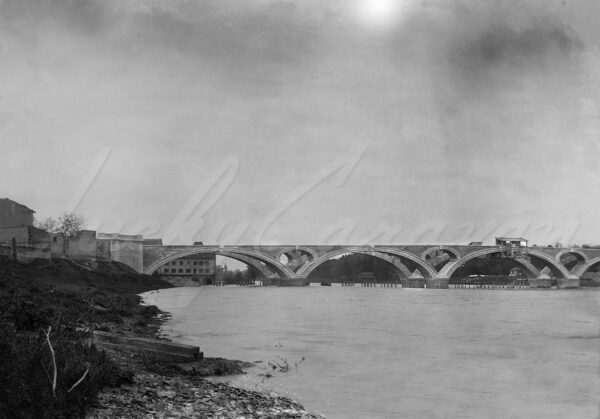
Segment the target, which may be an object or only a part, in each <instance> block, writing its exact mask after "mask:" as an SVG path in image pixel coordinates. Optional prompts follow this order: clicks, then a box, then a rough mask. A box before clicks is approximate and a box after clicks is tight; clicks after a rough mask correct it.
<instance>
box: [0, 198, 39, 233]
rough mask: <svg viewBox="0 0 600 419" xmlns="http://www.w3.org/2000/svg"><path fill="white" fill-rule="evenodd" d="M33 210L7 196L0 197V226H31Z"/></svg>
mask: <svg viewBox="0 0 600 419" xmlns="http://www.w3.org/2000/svg"><path fill="white" fill-rule="evenodd" d="M33 214H35V211H34V210H32V209H31V208H28V207H26V206H25V205H23V204H19V203H18V202H15V201H13V200H12V199H8V198H0V228H14V227H28V226H33Z"/></svg>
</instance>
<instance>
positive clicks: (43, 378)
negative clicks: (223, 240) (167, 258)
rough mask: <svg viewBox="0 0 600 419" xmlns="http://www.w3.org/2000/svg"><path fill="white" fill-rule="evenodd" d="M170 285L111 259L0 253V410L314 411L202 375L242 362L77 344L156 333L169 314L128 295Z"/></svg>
mask: <svg viewBox="0 0 600 419" xmlns="http://www.w3.org/2000/svg"><path fill="white" fill-rule="evenodd" d="M169 287H172V285H171V284H169V283H167V282H165V281H162V280H161V279H159V278H155V277H149V276H146V275H140V274H138V273H136V272H135V271H133V270H132V269H131V268H129V267H128V266H126V265H123V264H119V263H116V262H112V261H95V262H91V263H87V264H82V263H78V262H74V261H70V260H52V261H48V260H39V261H34V262H32V263H30V264H27V265H24V264H20V263H17V262H15V261H12V260H10V259H8V258H3V257H0V376H2V377H5V378H4V383H3V384H4V385H3V386H0V418H4V417H7V418H13V417H15V418H19V417H22V418H26V417H40V418H46V417H47V418H60V417H65V418H67V417H87V418H114V417H122V418H138V417H181V418H188V417H240V416H243V417H298V418H300V417H304V418H312V417H318V415H313V414H310V413H308V412H307V411H306V410H305V409H304V408H303V407H302V406H300V405H298V404H297V403H295V402H293V401H291V400H289V399H286V398H280V397H277V396H275V395H265V394H262V393H258V392H252V391H246V390H241V389H236V388H233V387H230V386H227V385H223V384H214V383H210V382H208V381H206V380H204V379H203V378H202V377H203V376H206V375H226V374H237V373H243V368H245V367H247V366H248V365H249V364H247V363H244V362H241V361H231V360H225V359H220V358H213V359H210V358H208V359H205V360H203V361H200V362H196V363H193V364H189V363H188V364H185V365H184V364H164V363H157V362H155V361H152V360H150V359H148V358H147V357H145V356H143V355H142V354H140V353H134V352H130V351H128V350H126V349H120V350H116V349H110V350H109V349H98V348H95V347H94V346H92V347H89V346H88V345H86V343H85V342H86V341H87V339H88V338H89V332H82V330H102V331H108V332H113V333H118V334H122V335H129V336H145V337H153V338H156V337H159V330H160V325H161V322H162V321H163V320H164V319H165V318H167V317H168V314H167V313H161V312H160V311H159V310H158V309H157V308H156V307H154V306H145V305H142V304H140V302H141V300H140V297H139V296H138V295H137V294H139V293H142V292H145V291H149V290H152V289H159V288H169ZM82 377H83V378H82Z"/></svg>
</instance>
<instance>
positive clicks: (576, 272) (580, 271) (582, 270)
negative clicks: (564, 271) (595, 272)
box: [572, 257, 600, 278]
mask: <svg viewBox="0 0 600 419" xmlns="http://www.w3.org/2000/svg"><path fill="white" fill-rule="evenodd" d="M598 263H600V257H595V258H593V259H591V260H588V261H587V262H586V263H585V264H583V265H580V266H577V267H575V268H574V270H573V272H572V274H573V276H576V277H577V278H581V276H582V275H583V274H584V273H586V272H587V271H588V270H589V269H590V268H591V267H592V266H594V265H596V264H598Z"/></svg>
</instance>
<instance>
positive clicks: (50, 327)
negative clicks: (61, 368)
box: [44, 326, 58, 397]
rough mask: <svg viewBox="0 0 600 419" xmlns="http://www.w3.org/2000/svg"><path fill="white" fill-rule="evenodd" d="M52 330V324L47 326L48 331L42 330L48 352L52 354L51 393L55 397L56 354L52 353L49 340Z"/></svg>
mask: <svg viewBox="0 0 600 419" xmlns="http://www.w3.org/2000/svg"><path fill="white" fill-rule="evenodd" d="M51 330H52V326H48V331H47V332H44V333H45V334H46V342H48V347H49V348H50V354H51V355H52V367H53V369H54V377H53V379H52V395H53V396H54V397H56V376H57V374H58V373H57V371H56V355H55V354H54V348H52V343H51V342H50V331H51Z"/></svg>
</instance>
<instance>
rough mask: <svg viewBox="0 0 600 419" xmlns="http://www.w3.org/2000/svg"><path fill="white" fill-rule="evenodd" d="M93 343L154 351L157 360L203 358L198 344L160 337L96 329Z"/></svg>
mask: <svg viewBox="0 0 600 419" xmlns="http://www.w3.org/2000/svg"><path fill="white" fill-rule="evenodd" d="M92 343H94V344H95V345H100V346H106V347H113V348H123V349H128V350H135V351H144V352H148V353H153V354H154V355H153V358H155V359H157V360H165V361H173V362H191V361H196V360H199V359H202V358H201V352H200V348H199V347H198V346H192V345H185V344H182V343H175V342H167V341H164V340H158V339H149V338H143V337H137V336H121V335H116V334H114V333H109V332H100V331H94V333H93V337H92Z"/></svg>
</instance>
